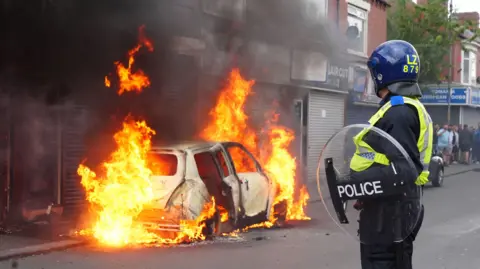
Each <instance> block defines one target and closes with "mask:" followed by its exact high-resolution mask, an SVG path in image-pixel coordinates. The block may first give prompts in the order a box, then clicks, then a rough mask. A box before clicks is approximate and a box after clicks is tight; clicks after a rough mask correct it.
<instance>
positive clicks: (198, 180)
mask: <svg viewBox="0 0 480 269" xmlns="http://www.w3.org/2000/svg"><path fill="white" fill-rule="evenodd" d="M149 159H153V160H154V161H153V163H154V165H153V166H152V172H153V176H152V177H151V182H152V186H153V192H154V197H155V198H154V205H153V206H152V207H151V208H148V209H145V210H144V211H143V212H142V214H141V215H140V220H141V222H143V223H144V224H145V225H149V229H150V230H155V231H170V232H175V231H181V225H180V221H181V220H195V219H196V218H198V217H199V215H200V214H201V213H202V210H203V208H204V206H205V205H206V203H208V202H210V201H211V197H214V199H215V204H216V207H217V209H218V212H216V214H215V215H214V217H213V219H210V220H208V223H207V225H206V226H207V229H206V231H205V233H206V234H207V235H209V234H210V235H218V234H221V233H223V232H225V229H229V228H225V227H230V229H238V228H242V227H245V226H246V225H251V224H255V223H260V222H263V221H267V220H269V219H270V217H271V215H272V214H274V212H282V210H281V205H280V208H278V210H277V208H276V209H275V210H274V209H272V204H273V202H274V198H275V194H276V191H277V190H276V185H275V183H274V182H273V180H271V179H269V178H268V176H267V175H266V174H265V173H264V171H263V169H262V167H261V166H260V164H259V162H258V161H257V160H256V159H255V157H254V156H253V155H252V154H251V153H250V152H249V151H248V150H247V149H246V148H245V147H244V146H243V145H241V144H240V143H236V142H193V143H183V144H178V145H172V146H164V147H155V146H154V147H152V150H151V152H150V153H149ZM280 204H281V203H280ZM220 209H222V210H220ZM222 211H223V214H221V213H222ZM225 213H228V217H227V214H225ZM275 218H278V219H280V220H284V218H285V216H284V214H282V213H280V214H278V216H277V215H276V216H275ZM222 227H223V228H222Z"/></svg>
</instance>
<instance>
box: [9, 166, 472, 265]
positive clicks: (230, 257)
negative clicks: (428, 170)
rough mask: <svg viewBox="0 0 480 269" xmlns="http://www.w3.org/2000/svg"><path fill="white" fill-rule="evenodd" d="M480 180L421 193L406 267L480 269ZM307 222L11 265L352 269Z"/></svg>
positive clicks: (349, 247)
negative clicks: (418, 225)
mask: <svg viewBox="0 0 480 269" xmlns="http://www.w3.org/2000/svg"><path fill="white" fill-rule="evenodd" d="M479 191H480V173H478V172H473V171H472V172H467V173H464V174H459V175H456V176H452V177H449V178H446V180H445V186H444V187H443V188H428V189H426V191H425V197H424V203H425V207H426V216H425V222H424V226H423V228H422V230H421V232H420V234H419V236H418V238H417V241H416V245H415V256H414V267H415V268H423V269H430V268H431V269H457V268H458V269H460V268H461V269H478V268H479V266H480V235H479V231H480V196H479V195H478V192H479ZM309 213H310V215H311V216H312V217H313V218H314V220H313V221H311V222H309V223H306V224H300V225H297V226H296V227H294V228H290V229H277V230H257V231H252V232H249V233H247V234H245V235H243V238H240V239H238V238H237V239H236V238H233V239H224V240H221V241H220V242H214V243H202V244H198V245H190V246H178V247H173V248H147V249H145V248H143V249H128V250H125V249H124V250H105V249H101V248H92V247H82V248H76V249H70V250H66V251H60V252H53V253H50V254H46V255H40V256H34V257H28V258H24V259H21V260H18V268H19V269H104V268H115V269H120V268H127V269H158V268H168V269H177V268H178V269H185V268H197V269H203V268H229V269H245V268H276V269H292V268H296V269H310V268H311V269H327V268H336V269H338V268H351V269H355V268H360V266H359V262H358V260H359V255H358V249H359V247H358V245H357V244H356V243H355V242H354V241H352V240H351V238H350V237H349V236H348V235H345V234H342V233H341V232H340V231H339V230H338V228H336V227H335V226H334V225H333V223H332V222H331V221H329V220H328V219H327V218H326V217H325V214H324V212H323V210H322V205H321V204H320V203H312V204H311V205H310V208H309ZM10 265H11V261H10V262H3V263H0V268H1V269H8V268H11V267H10Z"/></svg>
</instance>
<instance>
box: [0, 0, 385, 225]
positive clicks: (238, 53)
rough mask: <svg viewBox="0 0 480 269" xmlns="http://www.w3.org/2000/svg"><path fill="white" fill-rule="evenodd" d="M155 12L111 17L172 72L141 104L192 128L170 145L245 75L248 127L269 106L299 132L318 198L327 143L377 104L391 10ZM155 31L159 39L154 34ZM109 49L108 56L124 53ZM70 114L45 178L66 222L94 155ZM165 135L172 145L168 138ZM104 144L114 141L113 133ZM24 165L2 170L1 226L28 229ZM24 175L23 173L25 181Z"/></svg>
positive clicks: (215, 4) (170, 4)
mask: <svg viewBox="0 0 480 269" xmlns="http://www.w3.org/2000/svg"><path fill="white" fill-rule="evenodd" d="M149 5H151V6H145V7H144V8H143V9H139V10H132V11H131V12H133V13H135V14H137V15H139V16H133V15H132V16H124V14H123V15H122V14H121V16H120V15H119V14H110V16H111V17H112V18H117V17H128V18H129V20H122V21H121V23H122V27H127V24H129V26H128V27H129V28H130V29H136V28H137V27H138V26H139V25H141V24H145V25H146V26H147V29H150V32H149V35H148V36H149V38H151V39H153V43H154V44H156V45H157V44H158V45H157V46H156V47H155V51H158V49H157V48H159V49H163V50H164V51H162V53H159V54H156V55H153V56H150V58H149V59H151V62H153V63H152V64H154V63H168V64H164V65H163V66H162V68H163V70H156V69H155V67H151V68H150V69H148V70H147V72H146V73H147V74H155V73H160V72H157V71H164V75H163V76H160V77H159V78H155V77H152V85H153V84H154V83H155V82H158V81H161V86H158V85H157V86H156V87H155V89H149V91H145V93H144V94H143V95H144V96H147V95H148V96H149V97H151V98H157V100H158V106H157V107H158V109H157V110H155V111H153V112H154V113H157V114H154V115H153V118H155V119H160V120H159V121H162V120H163V123H165V122H172V120H171V119H177V118H178V116H179V114H182V117H184V118H186V119H192V120H191V121H189V122H187V121H184V122H186V124H185V126H181V128H178V126H176V132H171V131H169V135H170V136H171V137H173V138H178V139H182V138H186V137H188V136H190V137H191V135H192V134H195V133H198V131H199V130H200V129H201V128H202V126H203V123H205V120H206V118H207V117H208V112H209V110H210V109H211V108H212V107H213V105H214V104H215V99H216V98H215V97H216V96H217V95H218V92H219V90H220V89H221V88H222V87H223V85H224V80H225V78H226V77H227V75H228V73H229V72H230V71H231V70H232V69H233V68H239V69H240V70H241V71H242V74H243V75H244V76H245V77H246V78H248V79H254V80H255V81H256V84H255V86H254V92H255V94H254V96H253V97H252V98H251V99H249V102H248V104H247V108H246V109H247V114H248V115H249V118H250V120H251V121H252V124H254V125H257V126H262V124H264V123H265V117H264V115H265V113H266V112H267V111H268V110H270V109H271V108H272V106H270V104H273V103H274V102H276V103H277V104H278V106H277V110H278V112H279V114H280V123H281V124H283V125H285V126H287V127H288V128H290V129H292V130H293V131H294V132H295V136H296V140H295V141H294V144H293V145H292V151H293V152H294V153H295V156H296V159H297V161H298V166H297V167H298V175H299V176H298V178H297V179H298V180H302V181H303V183H306V184H307V186H308V187H309V190H310V191H311V192H315V191H316V186H315V181H316V169H317V166H318V159H319V155H320V152H321V149H322V148H323V146H324V145H325V143H326V142H327V141H328V139H329V138H330V137H331V136H332V135H333V134H334V133H335V132H336V131H338V130H340V129H341V128H342V127H343V126H344V124H345V119H346V118H349V117H346V115H347V114H348V113H349V111H350V112H351V111H353V110H352V109H356V108H358V109H362V108H363V107H368V106H365V104H368V103H371V102H376V100H375V98H374V97H372V96H374V95H373V94H372V90H371V88H369V87H367V86H366V85H368V83H367V81H368V78H369V75H368V73H367V68H366V60H367V55H368V54H369V53H370V52H371V50H372V49H373V48H374V47H375V46H377V45H378V44H380V43H381V42H383V41H384V40H385V30H384V29H385V25H386V24H385V23H384V20H385V16H386V15H385V10H386V8H387V6H388V5H387V4H386V2H385V1H383V0H368V1H366V0H348V1H344V0H298V1H291V0H262V1H253V0H232V1H225V0H223V1H220V0H170V1H161V2H158V1H156V2H155V3H153V2H151V3H149ZM139 6H141V5H139ZM137 18H141V19H137ZM382 22H383V23H382ZM130 24H131V25H130ZM114 25H115V26H118V23H117V22H115V24H114ZM133 25H135V26H133ZM352 26H354V27H355V28H356V35H354V36H351V37H350V39H349V40H350V41H349V42H348V48H347V47H345V48H343V47H342V44H345V43H347V42H346V40H347V38H346V33H347V29H351V27H352ZM349 27H350V28H349ZM157 29H160V30H161V31H162V33H161V34H156V31H157ZM382 29H383V30H382ZM106 32H108V31H106ZM108 34H109V38H108V39H109V40H118V41H119V40H122V38H123V37H122V35H121V34H118V35H116V34H114V33H113V32H108ZM116 42H117V41H116ZM113 43H114V42H113ZM110 45H111V46H112V49H113V48H116V49H117V50H120V48H121V47H120V46H115V44H110ZM110 45H109V46H110ZM105 46H106V45H105ZM120 53H121V52H120ZM120 53H119V54H120ZM123 53H124V52H123ZM116 57H117V56H116ZM147 57H149V56H147ZM156 57H158V58H156ZM92 58H95V57H92ZM103 61H105V60H102V62H103ZM106 62H107V63H110V61H108V60H107V61H106ZM112 62H113V61H112ZM108 68H111V67H110V66H108ZM165 70H168V72H165ZM87 71H90V70H87ZM100 72H103V71H101V70H100V71H99V72H92V74H91V75H89V76H90V77H89V79H90V80H93V81H94V82H92V84H95V83H96V84H97V85H99V86H100V87H101V85H100V84H99V83H98V81H102V79H100V80H98V78H102V77H103V75H104V74H103V73H100ZM107 72H108V71H107ZM99 74H100V75H99ZM78 80H79V81H77V82H78V83H77V82H76V84H78V85H76V86H75V87H84V88H88V87H91V85H86V83H87V82H86V81H87V80H86V79H84V78H83V77H82V79H78ZM80 82H82V83H83V84H81V83H80ZM152 88H154V87H152ZM159 88H160V90H159ZM352 92H354V93H355V94H352ZM149 94H150V95H149ZM370 100H372V101H370ZM354 102H355V104H354ZM160 108H161V109H160ZM185 108H188V109H185ZM68 111H71V113H70V112H69V113H63V112H62V113H57V114H62V115H63V118H64V119H63V120H62V119H57V118H56V117H57V116H58V115H57V114H55V115H57V116H55V117H54V116H52V122H56V123H55V124H56V125H55V126H56V127H55V128H52V131H55V134H56V135H55V137H57V139H56V142H55V143H53V142H52V143H51V144H52V145H50V146H49V151H52V152H55V154H54V155H55V156H56V157H51V158H50V157H49V159H51V160H55V162H52V164H51V165H50V166H49V167H50V168H49V170H50V172H49V173H50V174H48V175H47V174H45V177H48V178H49V179H51V180H49V182H50V183H51V184H50V185H51V186H50V185H49V186H50V187H49V189H50V190H53V191H51V192H49V193H48V194H46V195H47V196H49V197H46V198H45V201H48V206H50V205H51V204H52V203H53V204H55V206H60V207H62V211H63V212H64V215H66V214H68V216H69V217H70V216H74V215H79V213H80V212H81V211H82V210H84V209H85V204H86V202H85V197H84V192H83V188H82V186H81V184H80V178H79V177H78V175H77V174H76V169H77V167H78V164H79V163H80V162H81V161H82V158H83V157H84V156H85V154H86V152H87V151H88V150H89V147H91V146H87V145H86V142H84V140H85V137H84V133H85V132H86V131H85V130H83V129H82V130H80V129H79V128H80V126H83V124H79V123H76V121H74V120H71V119H70V118H71V117H70V116H68V115H70V114H72V115H77V116H78V115H85V116H82V119H84V120H85V121H86V119H88V116H87V115H88V109H84V107H78V108H77V107H73V108H68ZM179 111H182V113H179ZM57 112H58V111H57ZM67 114H68V115H67ZM353 114H357V113H353ZM369 114H371V113H369ZM72 117H73V116H72ZM168 119H170V121H169V120H168ZM78 121H81V119H78ZM150 123H151V124H152V125H153V126H152V127H153V128H154V129H157V130H162V129H161V128H157V126H161V125H162V124H157V123H156V122H155V121H152V122H150V121H149V124H150ZM173 125H178V124H176V122H175V123H173ZM77 129H78V130H77ZM160 133H162V135H167V134H166V133H167V132H166V131H164V132H159V134H160ZM45 136H46V137H52V136H53V135H51V134H50V133H48V134H45ZM90 136H97V135H90ZM107 136H108V138H110V137H111V133H108V134H107ZM13 140H15V139H13ZM16 141H17V142H12V143H11V144H10V145H9V149H8V150H6V152H7V153H8V154H9V153H10V152H12V151H13V148H14V146H17V144H18V143H21V141H22V140H16ZM19 141H20V142H19ZM97 142H98V140H97ZM15 143H17V144H15ZM17 152H20V151H17ZM91 155H95V154H91ZM99 156H100V155H99ZM21 159H22V158H21V156H11V157H10V155H9V159H8V160H10V161H12V162H17V163H18V167H19V168H18V169H12V168H11V165H10V167H9V168H8V169H6V170H7V171H8V176H6V177H5V179H6V180H2V182H1V184H0V186H1V187H2V190H9V191H8V195H2V199H1V200H0V206H1V207H3V208H6V210H3V211H2V212H4V213H3V214H2V215H1V216H0V222H1V221H2V219H3V220H5V219H12V218H13V219H15V220H18V219H22V218H23V220H25V215H31V214H28V212H27V214H24V213H25V210H24V209H25V208H27V209H28V207H26V206H25V204H26V203H27V202H28V199H30V198H26V197H27V196H28V195H30V193H33V191H31V190H30V189H34V188H33V187H32V188H31V187H30V185H29V184H30V183H29V182H30V181H29V180H28V178H29V173H35V171H33V170H26V169H22V167H23V166H22V164H21V162H22V161H21ZM22 171H25V172H24V173H23V174H22ZM27 172H28V173H27ZM12 182H13V183H12ZM24 183H25V184H24ZM12 186H14V189H15V190H13V189H11V187H12ZM312 195H313V194H312ZM28 197H30V196H28ZM42 199H43V198H42ZM29 203H30V202H29ZM31 203H33V202H31ZM33 204H35V203H33ZM48 206H47V207H48ZM3 208H2V209H3ZM28 210H30V209H28ZM31 211H32V212H33V211H42V212H45V207H44V206H41V207H39V208H36V207H35V208H31ZM32 214H33V213H32Z"/></svg>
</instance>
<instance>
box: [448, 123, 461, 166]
mask: <svg viewBox="0 0 480 269" xmlns="http://www.w3.org/2000/svg"><path fill="white" fill-rule="evenodd" d="M450 132H451V135H452V142H451V147H452V163H454V164H456V163H458V155H459V151H460V150H459V135H458V126H457V125H450Z"/></svg>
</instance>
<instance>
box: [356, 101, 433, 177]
mask: <svg viewBox="0 0 480 269" xmlns="http://www.w3.org/2000/svg"><path fill="white" fill-rule="evenodd" d="M407 104H408V105H412V106H414V107H415V108H416V109H417V112H418V118H419V119H420V136H419V137H418V141H417V147H418V151H419V152H420V159H421V160H422V164H423V171H422V173H420V175H419V176H418V178H417V180H416V181H415V184H417V185H425V184H426V183H427V182H428V176H429V174H430V172H429V171H428V166H429V164H430V159H431V158H432V148H433V124H432V119H431V118H430V115H429V114H428V113H427V110H426V109H425V107H424V106H423V104H422V103H421V102H420V101H419V100H418V99H414V98H409V97H404V96H393V97H392V98H391V99H390V101H389V102H388V103H386V104H384V105H383V106H382V107H381V108H380V109H379V110H378V112H377V113H375V115H373V116H372V117H371V118H370V120H369V121H368V122H369V123H370V125H371V126H374V125H375V124H376V123H377V122H378V121H379V120H380V119H381V118H382V117H383V116H384V115H385V113H386V112H387V111H388V110H389V109H390V108H391V107H392V106H395V105H407ZM368 131H369V130H368V128H365V129H364V130H362V131H361V132H360V133H359V134H357V135H356V136H355V137H354V138H353V142H354V143H355V145H356V147H357V149H356V151H355V154H354V155H353V157H352V160H351V161H350V169H352V170H353V171H356V172H361V171H364V170H366V169H368V168H369V167H370V166H372V165H373V164H374V163H377V164H381V165H390V161H389V160H388V158H387V156H385V155H384V154H381V153H378V152H375V151H374V150H373V148H372V147H371V146H370V145H368V144H367V143H366V142H365V141H363V138H364V136H365V135H366V134H367V133H368Z"/></svg>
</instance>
